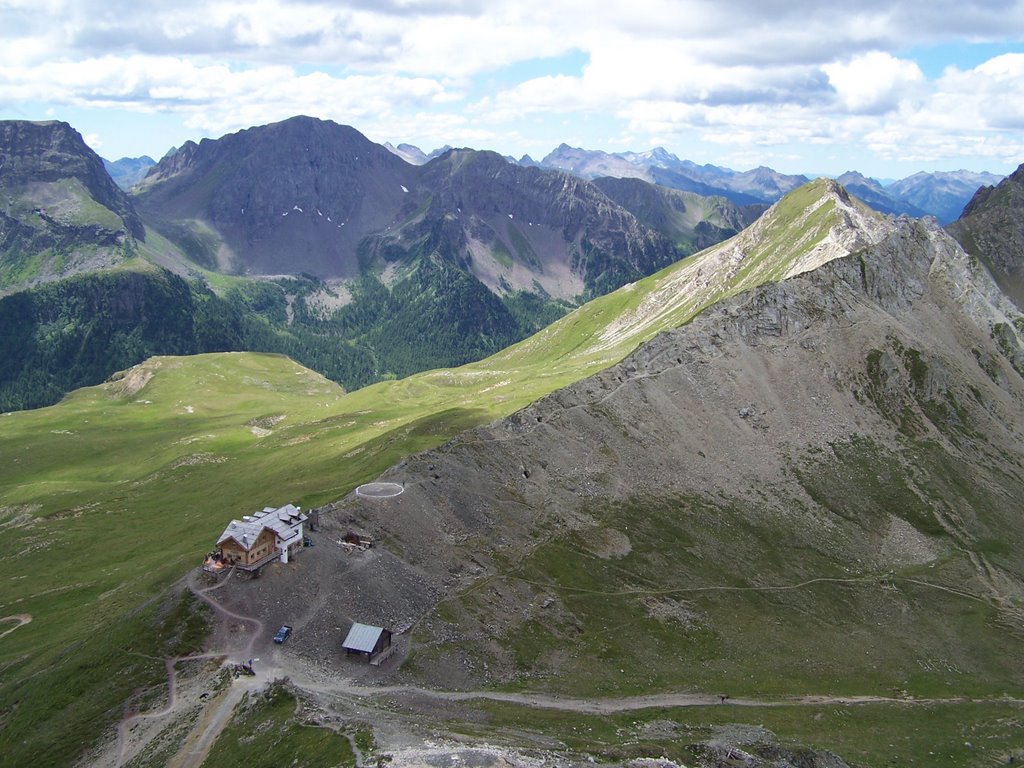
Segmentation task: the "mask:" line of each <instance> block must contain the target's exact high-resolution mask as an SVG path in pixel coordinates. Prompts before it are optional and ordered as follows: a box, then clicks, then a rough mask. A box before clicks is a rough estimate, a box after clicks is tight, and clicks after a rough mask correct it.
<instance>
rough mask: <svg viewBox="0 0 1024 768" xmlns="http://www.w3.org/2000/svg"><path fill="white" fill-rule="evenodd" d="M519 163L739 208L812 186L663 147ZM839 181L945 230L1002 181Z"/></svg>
mask: <svg viewBox="0 0 1024 768" xmlns="http://www.w3.org/2000/svg"><path fill="white" fill-rule="evenodd" d="M401 146H402V147H404V149H403V150H402V153H404V154H403V156H405V157H408V158H423V160H422V161H423V162H425V158H427V157H428V156H427V155H425V154H424V153H423V152H422V151H421V150H419V149H417V148H416V147H412V146H410V145H408V144H405V145H401ZM393 151H396V152H397V151H398V150H393ZM437 151H440V150H437ZM410 161H411V162H416V161H417V160H414V159H411V160H410ZM519 163H520V164H521V165H526V166H531V167H541V168H555V169H558V170H563V171H566V172H569V173H572V174H575V175H577V176H579V177H581V178H584V179H591V180H593V179H598V178H602V177H611V178H622V179H633V178H635V179H642V180H644V181H647V182H650V183H652V184H658V185H660V186H663V187H669V188H671V189H679V190H684V191H687V192H695V193H697V194H700V195H705V196H709V195H710V196H722V197H725V198H726V199H728V200H731V201H732V202H734V203H736V204H737V205H751V204H770V203H773V202H775V201H776V200H778V199H779V198H780V197H782V196H783V195H784V194H786V193H787V192H790V191H791V190H793V189H795V188H796V187H798V186H800V185H801V184H804V183H806V182H807V181H808V178H807V176H804V175H799V174H797V175H790V174H782V173H779V172H777V171H774V170H772V169H771V168H766V167H763V166H762V167H759V168H754V169H752V170H749V171H742V172H741V171H734V170H732V169H730V168H723V167H720V166H716V165H711V164H705V165H698V164H697V163H694V162H692V161H690V160H680V159H679V158H678V157H676V156H675V155H673V154H672V153H671V152H668V151H667V150H665V149H664V148H662V147H656V148H654V149H651V150H648V151H646V152H616V153H609V152H603V151H600V150H586V149H579V148H575V147H570V146H568V145H567V144H561V145H559V146H558V147H556V148H555V149H554V150H553V151H552V152H550V153H549V154H548V155H547V156H545V157H544V158H543V159H542V160H541V161H539V162H536V161H534V160H532V159H531V158H529V157H523V158H522V159H521V160H520V161H519ZM837 179H838V181H839V182H840V183H841V184H843V185H844V186H845V187H846V188H847V189H848V190H849V191H850V192H851V193H852V194H854V195H856V196H857V197H860V198H861V199H862V200H863V201H864V202H866V203H867V204H868V205H870V206H871V207H872V208H874V209H875V210H877V211H880V212H882V213H892V214H896V215H899V214H903V213H905V214H907V215H908V216H914V217H920V216H926V215H929V216H935V217H936V218H937V219H938V220H939V223H941V224H943V225H945V224H948V223H950V222H952V221H954V220H955V219H956V218H958V217H959V216H960V213H961V212H962V211H963V208H964V205H966V204H967V202H968V201H969V200H970V199H971V196H972V195H973V194H974V192H975V191H976V190H977V189H978V188H979V187H982V186H986V185H993V184H997V183H998V182H999V181H1000V180H1001V179H1002V177H1001V176H997V175H995V174H992V173H985V172H982V173H976V172H972V171H964V170H960V171H950V172H935V173H924V172H921V173H916V174H914V175H913V176H908V177H907V178H905V179H900V180H899V181H896V182H893V183H891V184H889V185H885V186H883V185H882V184H881V183H879V182H878V181H876V180H874V179H870V178H868V177H866V176H864V175H863V174H861V173H859V172H857V171H848V172H846V173H845V174H843V175H841V176H839V177H837Z"/></svg>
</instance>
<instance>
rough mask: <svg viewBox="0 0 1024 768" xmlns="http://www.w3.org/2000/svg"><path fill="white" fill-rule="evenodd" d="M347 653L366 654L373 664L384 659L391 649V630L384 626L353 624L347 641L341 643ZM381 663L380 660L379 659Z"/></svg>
mask: <svg viewBox="0 0 1024 768" xmlns="http://www.w3.org/2000/svg"><path fill="white" fill-rule="evenodd" d="M341 647H342V648H344V649H345V653H346V654H352V653H358V654H360V655H363V656H366V658H367V660H368V661H369V662H370V663H371V664H373V663H374V662H375V661H378V660H383V658H384V657H385V655H386V654H388V653H389V652H390V650H391V632H390V630H387V629H384V627H371V626H370V625H369V624H359V623H358V622H356V623H353V624H352V628H351V629H350V630H349V631H348V636H347V637H346V638H345V642H343V643H342V644H341ZM378 663H379V661H378Z"/></svg>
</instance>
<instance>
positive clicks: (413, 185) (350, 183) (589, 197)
mask: <svg viewBox="0 0 1024 768" xmlns="http://www.w3.org/2000/svg"><path fill="white" fill-rule="evenodd" d="M4 125H5V133H4V134H3V137H4V143H3V145H0V153H2V154H4V156H5V157H7V158H9V162H8V167H9V168H12V169H13V168H15V167H18V168H21V167H24V168H25V169H28V170H25V172H24V173H21V172H19V174H14V173H6V172H5V173H4V175H3V179H2V181H0V183H2V184H3V185H4V188H5V189H6V190H7V193H8V194H7V197H6V198H5V200H6V205H7V208H5V211H6V213H5V216H6V217H7V218H6V219H5V221H7V222H9V223H8V224H6V225H5V227H4V229H3V230H2V233H3V237H2V240H0V244H2V249H0V291H2V292H3V293H8V294H12V295H11V296H9V297H8V299H4V300H2V301H0V314H3V315H4V316H5V317H12V316H18V317H21V318H22V321H21V322H20V323H19V326H18V327H19V332H18V333H17V334H15V335H14V336H13V337H12V338H11V340H10V341H9V342H8V344H7V347H8V348H9V349H10V350H11V353H12V358H11V359H12V361H18V364H17V365H11V366H8V367H7V369H6V370H5V372H4V373H3V374H0V409H4V410H8V409H10V408H15V407H26V406H28V407H32V406H38V405H42V404H46V403H48V402H53V401H54V399H56V398H57V397H59V396H60V395H61V394H63V393H64V392H66V391H68V390H69V389H71V388H74V387H76V386H81V385H84V384H89V383H95V382H97V381H100V380H102V379H103V378H104V377H105V376H108V375H110V374H111V373H113V372H114V371H115V370H117V369H119V368H123V367H125V366H126V365H128V364H130V363H131V362H138V361H139V360H141V359H144V358H145V357H146V356H148V355H152V354H159V353H184V352H190V353H196V352H203V351H223V350H231V349H259V350H265V351H275V352H285V353H287V354H290V355H292V356H294V357H296V358H297V359H299V360H301V361H303V362H305V363H307V364H309V365H312V366H315V367H316V368H317V370H319V371H320V372H321V373H323V374H325V375H328V376H330V377H331V378H333V379H335V380H337V381H340V382H342V383H343V384H344V385H345V386H346V387H349V388H354V387H358V386H363V385H365V384H367V383H371V382H373V381H376V380H380V379H386V378H390V377H394V376H405V375H408V374H410V373H413V372H415V371H418V370H424V369H426V368H430V367H436V366H439V365H458V364H461V363H464V362H467V361H469V360H473V359H479V358H480V357H483V356H486V355H487V354H490V353H493V352H495V351H497V350H499V349H501V348H503V347H505V346H507V345H509V344H511V343H513V342H515V341H517V340H519V339H521V338H523V337H525V336H527V335H529V334H530V333H532V332H534V331H536V330H538V329H540V328H541V327H543V326H544V325H546V324H547V323H549V322H551V321H552V320H554V319H556V318H557V317H559V316H561V315H563V314H565V313H566V312H567V311H569V310H570V309H571V308H572V307H574V306H576V305H578V304H579V303H580V302H581V301H584V300H586V299H587V298H589V297H593V296H597V295H600V294H602V293H605V292H607V291H608V290H611V289H614V288H616V287H618V286H620V285H622V284H624V283H626V282H630V281H633V280H636V279H639V278H641V277H643V276H644V275H647V274H650V273H651V272H653V271H655V270H657V269H660V268H662V267H665V266H667V265H668V264H670V263H672V262H674V261H675V260H676V259H678V258H681V257H683V256H686V255H688V254H691V253H693V252H694V251H696V250H697V249H698V248H700V247H703V246H705V245H707V244H710V243H712V242H717V241H718V240H720V239H723V238H725V237H728V236H730V235H732V234H735V233H736V232H738V231H739V230H740V229H742V228H743V227H744V226H746V225H747V224H748V223H750V221H752V220H753V219H754V218H755V217H756V216H757V215H758V214H759V213H760V210H761V209H758V208H756V207H755V208H746V209H738V208H736V207H735V206H733V205H732V204H731V203H729V202H728V201H726V200H720V199H719V200H705V199H703V198H699V197H695V196H690V197H685V196H679V195H676V196H674V197H673V198H672V200H671V201H670V202H666V200H665V199H662V195H661V193H660V192H658V191H657V190H654V189H653V188H652V190H648V191H646V192H645V193H644V194H643V195H640V196H638V195H636V194H632V195H630V196H627V197H625V198H621V199H622V201H623V202H628V203H629V204H630V205H636V206H637V208H636V213H634V212H632V211H630V210H629V209H628V208H627V207H626V206H624V205H623V204H622V203H620V202H616V200H615V199H613V198H612V197H609V196H608V195H606V194H605V193H604V192H603V191H602V189H601V188H600V187H599V186H597V185H595V184H592V183H590V182H587V181H584V180H581V179H579V178H578V177H575V176H571V175H568V174H563V173H560V172H553V171H545V170H542V169H537V168H521V167H518V166H516V165H511V164H509V163H507V162H506V161H505V160H504V159H502V158H501V157H499V156H498V155H495V154H494V153H489V152H476V151H472V150H450V151H448V152H445V153H444V154H443V155H441V156H439V157H437V158H435V159H434V160H433V161H431V162H429V163H427V164H425V165H422V166H417V165H411V164H409V163H407V162H405V161H403V160H402V159H400V158H399V157H397V156H395V155H394V154H393V153H391V152H389V151H388V150H387V149H385V148H384V147H381V146H379V145H377V144H374V143H372V142H370V141H368V140H367V139H366V138H365V137H363V136H362V135H361V134H359V133H358V132H357V131H356V130H355V129H352V128H349V127H346V126H339V125H337V124H335V123H331V122H327V121H320V120H314V119H311V118H294V119H291V120H287V121H284V122H282V123H276V124H273V125H268V126H263V127H260V128H254V129H250V130H247V131H241V132H239V133H237V134H231V135H229V136H225V137H223V138H221V139H218V140H216V141H214V140H204V141H202V142H200V143H199V144H196V143H193V142H186V143H185V144H183V145H182V146H181V147H179V148H177V149H176V150H175V151H174V152H172V153H169V154H168V155H166V156H165V157H164V158H162V159H161V160H160V162H159V163H157V164H156V165H154V166H153V167H152V168H151V169H150V171H149V173H148V174H147V176H146V177H145V178H144V179H143V180H142V181H141V182H139V183H138V184H136V185H135V186H134V187H133V188H132V190H131V194H126V193H125V192H124V191H123V190H120V189H118V187H117V186H116V185H115V184H114V183H113V181H112V180H111V179H110V177H109V175H107V174H106V172H105V171H104V170H103V166H102V163H101V161H100V159H99V158H98V156H96V154H95V153H94V152H92V150H90V149H89V148H88V147H86V146H85V144H84V142H83V141H82V139H81V137H80V136H79V135H78V134H77V133H76V132H75V131H74V130H73V129H72V128H71V127H70V126H68V125H67V124H63V123H47V124H34V123H20V122H17V121H13V122H9V123H5V124H4ZM24 136H33V137H35V139H34V140H33V141H32V142H27V141H25V140H24V139H23V138H22V137H24ZM47 147H60V148H61V152H62V153H63V154H61V155H60V156H59V158H56V159H55V158H54V157H51V155H52V149H48V148H47ZM47 163H49V164H48V165H47ZM76 168H81V169H83V170H82V171H81V172H79V171H76V170H75V169H76ZM33 169H34V170H33ZM62 169H67V173H66V174H65V175H66V176H67V178H65V177H64V176H62V175H61V174H62V173H64V171H63V170H62ZM84 169H88V172H86V170H84ZM37 171H38V173H37V176H31V173H36V172H37ZM44 171H45V172H44ZM46 174H49V176H47V175H46ZM75 174H77V175H75ZM37 177H38V178H37ZM101 182H102V184H101ZM41 185H43V186H41ZM97 185H99V186H97ZM40 190H43V191H42V192H41V191H40ZM44 192H45V194H44ZM58 192H59V193H60V195H58ZM666 205H668V206H670V207H671V209H672V211H673V213H672V215H671V216H666V215H665V211H661V210H660V208H665V206H666ZM656 209H658V210H656ZM666 210H667V209H666ZM39 211H43V212H44V214H45V215H42V216H41V214H40V213H38V212H39ZM67 211H72V212H73V213H74V215H75V216H78V219H77V220H76V221H75V224H76V228H71V229H69V228H68V227H67V226H66V220H67V219H68V216H69V215H70V214H68V213H67ZM638 216H639V217H643V221H642V220H641V218H639V217H638ZM62 217H63V218H62ZM143 222H145V224H143ZM79 224H80V225H81V226H79ZM62 227H63V228H62ZM97 269H101V270H105V271H103V272H102V273H101V272H97V271H96V270H97ZM112 270H113V271H112ZM100 286H102V287H100ZM25 289H31V290H30V291H29V292H28V293H24V291H25ZM33 291H34V292H33ZM19 292H20V293H19ZM22 294H23V295H22ZM147 297H148V298H147ZM156 306H159V307H161V310H160V311H159V312H156V311H154V307H156ZM172 308H173V310H172ZM171 317H176V318H181V322H179V323H178V324H177V325H176V326H175V327H174V329H173V330H172V329H170V328H167V329H164V328H160V327H159V323H160V320H159V318H171ZM143 318H145V321H143ZM57 348H60V349H65V350H75V352H74V354H73V355H69V354H66V353H60V354H56V353H54V352H53V350H54V349H57Z"/></svg>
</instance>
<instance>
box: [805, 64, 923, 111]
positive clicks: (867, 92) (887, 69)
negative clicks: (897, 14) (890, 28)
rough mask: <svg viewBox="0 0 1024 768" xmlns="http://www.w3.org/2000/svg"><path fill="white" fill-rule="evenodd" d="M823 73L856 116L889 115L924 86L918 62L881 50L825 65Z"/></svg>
mask: <svg viewBox="0 0 1024 768" xmlns="http://www.w3.org/2000/svg"><path fill="white" fill-rule="evenodd" d="M822 70H823V71H824V72H825V74H826V75H828V79H829V83H831V85H832V87H833V88H835V91H836V95H837V96H838V98H839V101H840V102H841V103H842V105H843V106H844V107H845V108H846V110H847V111H849V112H852V113H855V114H858V113H859V114H882V113H884V112H888V111H890V110H892V109H894V108H896V107H897V106H898V105H899V103H900V101H902V100H904V99H907V98H913V97H914V96H916V95H918V92H919V89H920V86H922V85H923V84H924V73H923V72H921V68H920V67H918V66H917V64H916V63H915V62H913V61H907V60H905V59H897V58H895V57H894V56H890V55H889V54H888V53H882V52H879V51H872V52H871V53H865V54H862V55H859V56H855V57H853V58H852V59H851V60H849V61H846V62H841V63H840V62H836V63H831V64H825V65H824V66H823V67H822Z"/></svg>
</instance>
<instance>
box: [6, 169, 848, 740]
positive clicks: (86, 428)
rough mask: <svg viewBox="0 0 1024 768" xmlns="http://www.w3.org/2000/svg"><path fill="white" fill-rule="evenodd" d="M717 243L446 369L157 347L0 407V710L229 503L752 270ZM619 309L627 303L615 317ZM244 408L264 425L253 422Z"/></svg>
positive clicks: (634, 339)
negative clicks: (318, 364) (326, 368)
mask: <svg viewBox="0 0 1024 768" xmlns="http://www.w3.org/2000/svg"><path fill="white" fill-rule="evenodd" d="M816 184H819V185H820V183H816ZM815 189H817V190H818V191H819V192H820V191H821V189H820V186H819V187H816V188H815ZM811 197H816V195H815V194H812V195H811ZM825 223H826V224H828V223H829V222H828V221H827V219H826V220H825ZM821 233H822V235H824V230H822V232H821ZM740 237H741V238H742V237H743V236H742V235H741V236H740ZM767 242H774V240H772V239H771V238H768V239H767ZM805 242H807V241H806V240H805ZM729 246H730V244H729V243H726V244H723V246H719V247H717V248H715V249H710V250H709V251H706V252H704V253H702V254H698V255H697V256H695V257H692V258H691V259H689V260H687V261H685V262H681V263H680V264H678V265H675V266H673V267H671V268H668V269H666V270H664V271H663V272H661V273H658V274H656V275H653V276H652V277H650V278H647V279H646V280H644V281H641V282H639V283H637V284H635V285H633V286H627V287H625V288H623V289H621V290H619V291H616V292H615V293H613V294H610V295H608V296H605V297H603V298H601V299H598V300H596V301H594V302H591V303H590V304H588V305H587V306H585V307H583V308H581V309H580V310H578V311H577V312H575V313H573V314H572V315H570V316H568V317H566V318H564V319H563V320H562V321H560V322H558V323H556V324H555V325H553V326H552V327H550V328H549V329H546V330H545V331H542V332H541V333H539V334H537V335H536V336H534V337H532V338H530V339H527V340H526V341H524V342H521V343H520V344H518V345H515V346H514V347H511V348H509V349H508V350H505V351H504V352H502V353H500V354H498V355H495V356H493V357H491V358H489V359H487V360H484V361H481V362H479V363H475V364H471V365H467V366H464V367H462V368H459V369H455V370H452V371H434V372H427V373H424V374H420V375H417V376H412V377H410V378H408V379H404V380H402V381H397V382H384V383H381V384H377V385H374V386H372V387H367V388H365V389H362V390H359V391H356V392H353V393H351V394H347V395H346V394H344V393H343V392H342V391H341V390H340V389H339V388H338V387H337V386H336V385H334V384H332V383H330V382H328V381H326V380H324V379H322V378H320V377H318V376H316V375H315V374H313V373H311V372H309V371H308V370H306V369H303V368H301V367H299V366H297V365H295V364H294V363H292V362H290V361H288V360H286V359H284V358H280V357H276V356H269V355H257V354H227V355H201V356H197V357H195V358H188V359H176V358H164V359H156V360H153V361H150V362H149V363H147V364H145V366H144V368H147V369H150V370H154V373H155V375H154V376H153V378H152V380H151V381H150V382H149V383H148V384H147V385H146V386H145V387H144V388H142V389H141V390H139V391H138V392H137V393H135V394H123V393H122V394H120V395H119V394H118V392H119V391H123V385H122V383H114V384H107V385H103V386H101V387H96V388H90V389H86V390H80V391H78V392H76V393H73V394H72V395H71V396H69V397H68V398H67V399H66V400H65V401H64V402H62V403H61V404H59V405H58V406H55V407H52V408H46V409H41V410H38V411H33V412H23V413H14V414H6V415H4V416H0V455H2V456H3V457H4V460H3V461H0V526H2V527H3V529H4V533H5V535H4V536H3V538H2V539H0V541H2V544H0V616H6V615H9V614H20V613H30V614H31V615H32V616H33V622H32V623H31V624H28V625H25V626H24V627H22V628H20V629H18V630H16V631H15V632H13V633H12V634H10V635H8V636H6V637H4V638H3V639H2V640H0V670H2V675H3V677H2V688H0V717H4V718H6V717H9V716H10V713H11V712H12V711H13V710H14V708H15V707H16V706H17V707H21V708H22V709H24V708H27V707H33V706H38V705H39V702H40V701H44V700H45V699H46V697H47V690H48V687H49V686H51V685H53V684H55V683H56V682H57V680H58V679H59V675H60V674H61V672H60V670H61V665H62V664H66V660H65V659H63V658H62V654H63V653H64V652H65V651H66V649H68V648H71V647H76V644H78V643H80V642H81V640H82V639H83V638H85V637H87V636H89V635H90V634H92V635H94V636H95V633H101V632H103V631H105V628H107V627H110V626H112V625H117V624H118V623H120V622H125V621H134V620H136V619H135V618H133V617H134V616H135V614H134V613H133V612H134V611H135V610H136V608H137V606H139V605H140V603H142V602H143V601H145V600H147V599H150V598H151V597H153V596H154V595H157V594H159V593H160V592H161V591H162V590H164V589H165V588H166V587H167V585H168V584H170V583H172V582H174V581H175V580H176V579H177V578H179V577H180V576H181V574H182V573H184V572H185V571H186V570H187V569H189V568H190V567H192V566H194V565H195V564H197V563H198V561H199V558H200V557H201V556H202V553H203V552H205V551H207V550H208V549H209V548H210V546H211V545H212V542H213V541H214V539H215V537H216V535H217V534H218V533H219V531H220V530H221V529H222V528H223V526H224V525H225V524H226V522H227V521H228V520H229V519H230V518H231V517H235V516H239V515H241V514H244V513H247V512H249V511H251V510H253V509H256V508H260V507H262V506H264V505H267V504H283V503H286V502H295V503H299V504H302V505H304V506H310V505H316V504H319V503H324V502H326V501H329V500H333V499H336V498H338V497H340V496H342V495H344V494H345V493H347V492H348V491H349V490H351V489H352V488H353V487H354V486H355V485H357V484H358V483H359V482H362V481H365V480H368V479H370V478H372V477H374V476H376V475H377V474H379V473H380V472H381V471H382V470H384V469H385V468H386V467H388V466H390V465H391V464H393V463H395V462H396V461H398V460H399V459H401V458H402V457H403V456H406V455H408V454H410V453H412V452H415V451H418V450H423V449H425V448H427V447H431V446H434V445H437V444H439V443H440V442H443V441H444V440H445V439H447V438H448V437H450V436H451V435H453V434H455V433H456V432H457V431H459V430H461V429H464V428H467V427H469V426H472V425H474V424H479V423H483V422H486V421H489V420H493V419H495V418H498V417H501V416H504V415H507V414H509V413H511V412H513V411H515V410H517V409H518V408H520V407H522V406H523V405H525V404H527V403H529V402H531V401H533V400H535V399H537V398H538V397H540V396H543V395H544V394H547V393H549V392H551V391H554V390H555V389H558V388H559V387H562V386H564V385H566V384H568V383H570V382H572V381H575V380H578V379H580V378H583V377H585V376H587V375H589V374H591V373H593V372H595V371H597V370H600V369H602V368H604V367H607V366H608V365H610V364H612V363H614V362H617V361H618V360H620V359H621V358H622V357H624V356H625V355H626V354H628V353H629V352H630V351H631V350H632V349H634V348H635V347H636V346H637V345H639V344H640V343H642V342H643V341H645V340H647V339H649V338H651V337H652V336H654V335H655V334H656V333H657V332H658V331H660V330H662V329H663V328H667V327H671V326H673V325H678V324H681V323H683V322H686V321H687V320H688V319H689V318H690V317H692V316H693V314H694V313H696V312H697V311H699V310H700V309H701V308H702V307H703V306H705V305H707V304H709V303H711V302H713V301H715V300H717V299H719V298H722V297H723V296H725V295H729V294H731V293H735V292H737V291H739V290H741V289H742V288H744V287H747V286H748V285H750V284H754V283H755V281H757V280H758V275H760V274H761V273H758V272H754V273H748V274H746V275H745V276H744V279H742V280H737V279H735V278H734V277H730V276H728V275H726V276H724V277H723V276H721V274H720V273H721V268H720V267H717V266H715V265H716V264H717V261H716V259H719V258H720V257H719V256H718V254H720V253H721V252H722V250H721V249H723V248H728V247H729ZM751 250H752V251H756V248H753V247H752V246H751ZM700 270H703V274H704V275H705V276H707V275H712V274H715V275H719V276H718V277H717V278H716V279H715V280H713V281H711V282H710V283H709V284H708V286H707V287H706V289H705V290H703V291H702V292H701V291H695V292H688V291H686V290H681V289H680V286H685V285H687V284H689V282H691V280H690V278H691V277H693V276H695V275H697V273H698V271H700ZM652 297H653V298H652ZM652 302H653V303H652ZM624 316H627V317H631V318H632V320H631V321H630V322H629V323H628V324H625V325H623V324H622V323H621V318H622V317H624ZM136 375H139V372H137V374H136ZM282 415H283V416H284V418H283V419H282V420H280V421H279V422H275V419H276V417H278V416H282ZM250 425H252V426H256V427H265V428H270V429H272V434H270V435H266V436H263V437H260V436H258V435H256V434H254V431H253V429H252V427H251V426H250ZM85 661H87V659H86V660H85ZM83 663H84V662H83ZM95 663H96V664H99V665H101V666H102V665H106V667H105V668H109V669H111V670H112V671H113V670H114V669H115V668H117V663H118V662H117V661H116V660H111V659H109V658H107V657H106V656H102V655H101V654H99V650H98V649H97V651H96V656H95ZM117 669H118V672H119V673H120V672H121V671H122V670H121V669H120V668H117ZM125 674H127V673H125ZM15 702H20V703H18V704H15ZM98 706H109V702H107V703H106V704H105V705H98ZM105 714H106V716H107V717H108V718H109V720H114V719H116V717H117V716H118V713H117V712H116V711H113V710H111V711H107V712H106V713H105ZM54 717H55V714H54V713H53V712H48V711H47V709H46V708H45V707H40V710H39V717H38V718H28V719H27V720H25V719H22V720H21V721H19V724H20V725H19V727H25V728H30V731H21V730H14V729H12V730H11V731H10V736H11V737H12V738H18V739H22V738H26V737H27V736H28V734H29V732H32V733H34V734H36V735H37V738H38V735H39V734H47V733H52V732H57V731H59V730H60V729H59V728H57V727H56V725H55V721H54V720H53V718H54ZM90 717H91V718H93V719H95V718H97V717H98V715H97V713H96V712H93V713H91V715H90ZM84 746H86V744H85V743H82V744H80V747H84ZM67 749H68V750H69V752H70V751H73V749H74V745H68V746H67Z"/></svg>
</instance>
